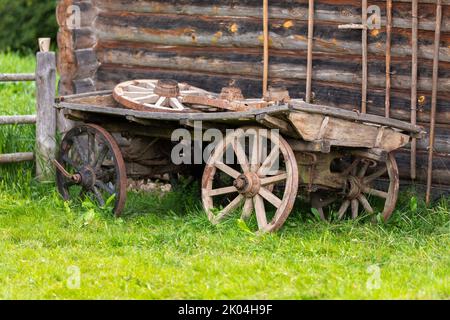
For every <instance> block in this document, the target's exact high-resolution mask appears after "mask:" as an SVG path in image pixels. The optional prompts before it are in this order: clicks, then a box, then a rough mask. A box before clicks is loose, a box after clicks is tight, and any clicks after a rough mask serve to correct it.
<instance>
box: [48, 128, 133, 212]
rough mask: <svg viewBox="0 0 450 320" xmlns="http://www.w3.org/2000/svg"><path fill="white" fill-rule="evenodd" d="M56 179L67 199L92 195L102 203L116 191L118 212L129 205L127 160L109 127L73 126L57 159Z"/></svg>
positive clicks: (115, 205) (115, 202)
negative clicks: (126, 203)
mask: <svg viewBox="0 0 450 320" xmlns="http://www.w3.org/2000/svg"><path fill="white" fill-rule="evenodd" d="M55 165H56V167H57V170H56V183H57V187H58V190H59V192H60V194H61V195H62V197H63V198H64V199H65V200H70V199H71V198H79V197H83V196H90V197H91V198H92V199H93V200H94V201H96V202H97V203H98V204H99V205H100V206H105V204H106V203H107V200H108V199H109V198H110V197H111V196H112V195H114V196H115V199H114V202H113V204H114V213H115V215H116V216H119V215H120V214H121V212H122V210H123V208H124V206H125V201H126V187H127V177H126V168H125V162H124V160H123V158H122V154H121V152H120V148H119V146H118V145H117V143H116V141H115V140H114V138H113V137H112V136H111V134H109V133H108V132H107V131H106V130H105V129H103V128H101V127H100V126H97V125H93V124H85V125H81V126H78V127H76V128H74V129H72V130H70V131H69V132H68V133H67V134H66V135H65V137H64V139H63V141H62V142H61V148H60V150H59V154H58V157H57V162H55Z"/></svg>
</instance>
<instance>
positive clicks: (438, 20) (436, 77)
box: [426, 0, 442, 204]
mask: <svg viewBox="0 0 450 320" xmlns="http://www.w3.org/2000/svg"><path fill="white" fill-rule="evenodd" d="M441 24H442V1H441V0H438V1H437V5H436V32H435V40H434V45H435V47H434V59H433V61H434V62H433V92H432V100H431V122H430V127H431V129H430V149H429V153H428V174H427V194H426V202H427V204H429V203H430V201H431V187H432V184H433V156H434V140H435V134H436V133H435V130H436V107H437V95H438V80H439V73H438V72H439V48H440V43H441Z"/></svg>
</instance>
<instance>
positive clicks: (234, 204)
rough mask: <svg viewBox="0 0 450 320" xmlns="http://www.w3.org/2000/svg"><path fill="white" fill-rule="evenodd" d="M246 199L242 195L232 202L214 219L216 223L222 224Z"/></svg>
mask: <svg viewBox="0 0 450 320" xmlns="http://www.w3.org/2000/svg"><path fill="white" fill-rule="evenodd" d="M243 199H244V196H243V195H242V194H240V195H238V196H237V197H236V198H235V199H234V200H233V201H231V202H230V203H229V204H228V205H227V206H226V207H225V208H224V209H223V210H222V211H221V212H220V213H219V215H217V217H216V218H215V219H214V220H215V222H216V223H219V222H221V221H222V220H223V219H225V218H226V217H227V216H228V215H230V213H231V212H232V211H233V210H234V209H236V208H237V206H239V204H240V203H241V201H242V200H243Z"/></svg>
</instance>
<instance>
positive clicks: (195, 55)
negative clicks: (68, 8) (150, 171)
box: [98, 42, 450, 112]
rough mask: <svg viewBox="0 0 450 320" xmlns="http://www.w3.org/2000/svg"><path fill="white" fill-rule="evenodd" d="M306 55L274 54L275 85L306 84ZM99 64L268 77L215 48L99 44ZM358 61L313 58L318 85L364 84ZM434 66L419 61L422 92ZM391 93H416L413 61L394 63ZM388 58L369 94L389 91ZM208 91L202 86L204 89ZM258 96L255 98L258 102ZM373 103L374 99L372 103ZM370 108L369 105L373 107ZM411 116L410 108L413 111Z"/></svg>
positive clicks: (446, 80)
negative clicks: (281, 82)
mask: <svg viewBox="0 0 450 320" xmlns="http://www.w3.org/2000/svg"><path fill="white" fill-rule="evenodd" d="M306 56H307V52H304V51H298V52H297V51H296V52H289V51H280V50H271V58H270V76H271V79H292V80H294V79H301V80H304V79H307V78H308V75H307V59H306V58H305V57H306ZM98 59H99V61H100V62H101V63H102V64H103V65H111V64H114V65H117V66H130V67H133V68H136V69H139V68H142V69H144V68H161V69H166V70H173V71H194V72H205V73H209V74H213V73H214V74H222V75H229V77H231V78H232V77H235V76H237V75H239V76H252V77H260V75H261V74H262V73H263V68H262V65H261V52H260V50H255V49H226V48H223V49H220V50H213V49H210V48H196V47H189V48H180V47H171V48H167V47H164V46H152V45H149V46H146V45H144V44H142V45H139V44H133V43H130V42H106V43H100V44H99V49H98ZM358 60H359V58H358V57H357V56H352V55H343V54H338V53H335V54H326V55H324V54H317V53H315V55H314V69H313V70H312V74H311V76H312V79H313V80H314V81H330V82H339V83H344V84H351V85H354V84H355V83H357V82H360V81H361V76H360V74H359V72H357V71H356V70H357V69H358V68H359V69H360V62H359V61H358ZM431 69H432V63H431V62H430V61H424V60H422V61H420V75H421V77H420V79H419V80H420V81H419V90H425V91H431V78H432V73H431ZM391 71H392V77H391V80H392V88H393V89H404V91H405V92H406V91H408V94H409V92H410V88H411V61H408V60H405V59H404V58H401V59H398V58H394V59H393V65H392V70H391ZM385 73H386V69H385V58H384V56H383V58H382V59H381V58H377V57H372V56H371V57H370V59H369V77H368V83H369V86H370V88H374V89H384V88H385V85H386V84H385V82H386V76H385ZM441 77H442V81H441V82H440V83H439V88H440V90H442V91H443V92H445V91H447V92H450V63H448V64H442V70H441ZM202 87H203V86H202ZM255 94H256V93H253V96H254V95H255ZM369 100H370V99H369ZM369 103H370V102H369ZM408 112H409V108H408Z"/></svg>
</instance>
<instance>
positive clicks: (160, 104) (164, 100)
mask: <svg viewBox="0 0 450 320" xmlns="http://www.w3.org/2000/svg"><path fill="white" fill-rule="evenodd" d="M166 100H167V98H166V97H161V98H159V99H158V101H157V102H156V104H155V107H156V108H161V106H162V105H163V103H164V102H166Z"/></svg>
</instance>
